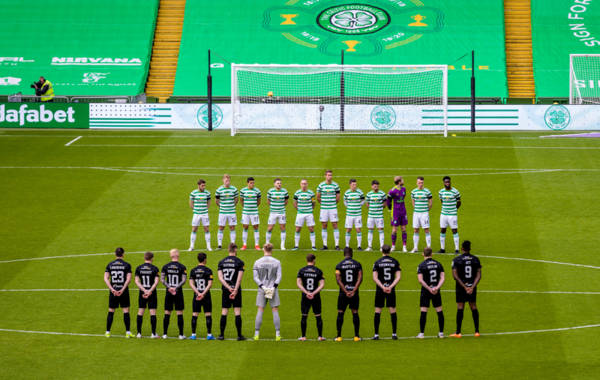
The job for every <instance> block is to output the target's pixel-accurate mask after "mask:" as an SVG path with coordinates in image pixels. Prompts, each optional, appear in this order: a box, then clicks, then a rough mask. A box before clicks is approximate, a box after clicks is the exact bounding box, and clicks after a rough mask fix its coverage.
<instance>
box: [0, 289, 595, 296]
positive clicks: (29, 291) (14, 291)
mask: <svg viewBox="0 0 600 380" xmlns="http://www.w3.org/2000/svg"><path fill="white" fill-rule="evenodd" d="M136 290H138V289H137V288H131V291H136ZM157 290H158V291H161V292H164V291H166V289H163V288H158V289H157ZM106 291H108V289H107V288H100V289H0V292H3V293H39V292H49V293H52V292H106ZM183 291H185V292H191V291H192V289H189V288H184V289H183ZM211 291H215V292H220V291H221V289H219V288H217V287H215V288H213V289H211ZM243 291H244V292H256V291H257V289H243ZM279 291H282V292H297V293H300V290H299V289H279ZM477 291H478V292H479V293H500V294H559V295H560V294H564V295H593V296H597V295H600V292H585V291H574V292H570V291H560V290H556V291H555V290H548V291H544V290H485V289H478V290H477ZM322 292H335V293H337V292H339V289H323V290H322ZM360 292H361V293H365V292H367V293H372V292H375V289H361V290H360ZM396 292H398V293H420V292H421V290H420V289H396ZM454 292H455V290H453V289H447V290H444V293H454Z"/></svg>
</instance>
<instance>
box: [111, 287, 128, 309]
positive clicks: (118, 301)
mask: <svg viewBox="0 0 600 380" xmlns="http://www.w3.org/2000/svg"><path fill="white" fill-rule="evenodd" d="M129 305H130V302H129V288H128V289H125V291H124V292H123V294H121V295H120V296H118V297H117V296H115V295H114V294H112V293H111V292H109V293H108V307H109V308H110V309H118V308H119V307H129Z"/></svg>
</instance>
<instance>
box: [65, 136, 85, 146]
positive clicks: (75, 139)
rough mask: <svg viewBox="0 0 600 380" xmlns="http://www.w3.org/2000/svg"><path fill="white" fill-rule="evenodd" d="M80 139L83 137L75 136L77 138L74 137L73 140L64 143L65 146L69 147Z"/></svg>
mask: <svg viewBox="0 0 600 380" xmlns="http://www.w3.org/2000/svg"><path fill="white" fill-rule="evenodd" d="M82 137H83V136H77V137H75V138H74V139H73V140H71V141H69V142H68V143H66V144H65V146H71V144H73V143H74V142H75V141H77V140H79V139H80V138H82Z"/></svg>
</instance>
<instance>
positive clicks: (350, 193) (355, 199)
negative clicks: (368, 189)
mask: <svg viewBox="0 0 600 380" xmlns="http://www.w3.org/2000/svg"><path fill="white" fill-rule="evenodd" d="M364 203H365V194H364V193H363V192H362V190H361V189H359V188H358V184H357V183H356V180H355V179H351V180H350V189H348V190H346V192H345V193H344V206H346V222H345V227H346V247H349V246H350V238H351V237H352V227H355V228H356V241H357V244H358V250H359V251H362V233H361V229H362V206H363V204H364Z"/></svg>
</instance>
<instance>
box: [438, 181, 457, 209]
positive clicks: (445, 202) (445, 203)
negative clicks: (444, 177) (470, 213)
mask: <svg viewBox="0 0 600 380" xmlns="http://www.w3.org/2000/svg"><path fill="white" fill-rule="evenodd" d="M439 196H440V200H441V201H442V215H457V214H458V209H457V208H456V203H457V202H458V201H459V200H460V193H459V192H458V190H456V189H455V188H454V187H453V188H451V189H450V190H446V188H443V189H442V190H440V192H439Z"/></svg>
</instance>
